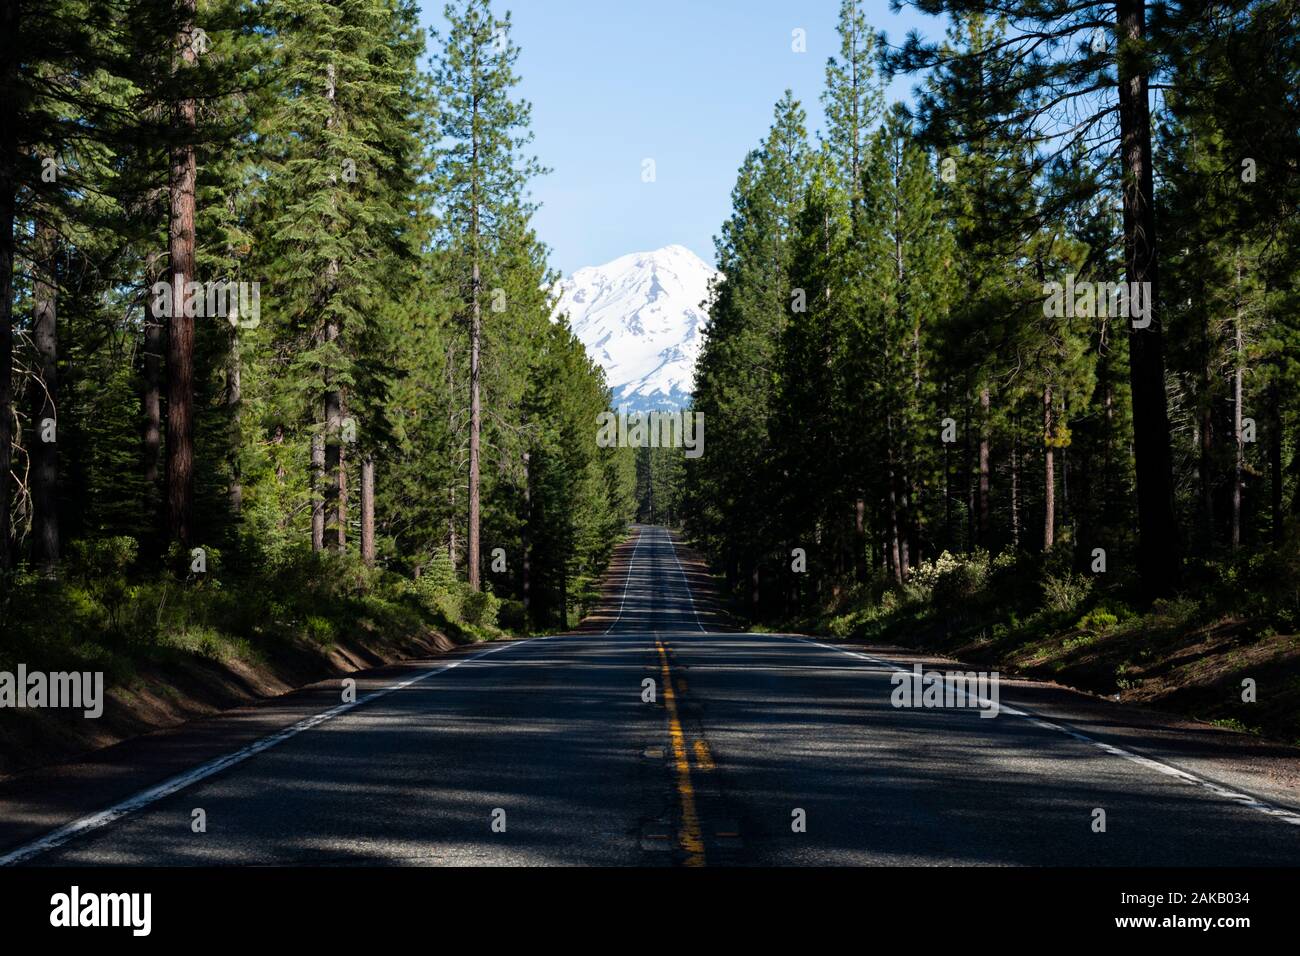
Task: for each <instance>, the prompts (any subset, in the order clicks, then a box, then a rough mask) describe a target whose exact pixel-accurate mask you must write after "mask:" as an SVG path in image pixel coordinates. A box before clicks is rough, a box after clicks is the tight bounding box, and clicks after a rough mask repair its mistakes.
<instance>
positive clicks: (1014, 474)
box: [1011, 416, 1020, 548]
mask: <svg viewBox="0 0 1300 956" xmlns="http://www.w3.org/2000/svg"><path fill="white" fill-rule="evenodd" d="M1019 424H1020V423H1019V421H1018V416H1017V421H1015V422H1014V424H1013V426H1012V431H1011V547H1012V548H1019V547H1020V429H1019V427H1017V426H1018V425H1019Z"/></svg>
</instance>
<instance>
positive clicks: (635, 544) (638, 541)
mask: <svg viewBox="0 0 1300 956" xmlns="http://www.w3.org/2000/svg"><path fill="white" fill-rule="evenodd" d="M639 547H641V532H640V531H638V532H637V533H636V540H635V541H633V542H632V556H631V557H630V558H628V559H627V577H625V578H624V579H623V594H622V596H621V597H620V598H619V599H618V617H616V618H614V620H613V621H612V622H611V623H610V625H609V627H607V628H605V631H604V633H605V634H608V633H609V632H610V631H612V630H614V625H615V624H617V623H618V622H619V621H621V620H623V605H624V604H626V603H627V589H628V585H630V584H631V583H632V564H633V562H635V561H636V549H637V548H639Z"/></svg>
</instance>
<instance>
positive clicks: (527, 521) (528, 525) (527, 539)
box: [519, 452, 533, 630]
mask: <svg viewBox="0 0 1300 956" xmlns="http://www.w3.org/2000/svg"><path fill="white" fill-rule="evenodd" d="M532 522H533V471H532V459H531V456H530V455H529V453H528V452H524V523H523V528H522V531H521V540H520V542H519V548H520V551H521V558H522V561H521V563H522V566H523V567H522V573H523V582H522V589H523V598H524V629H525V630H527V629H528V624H529V617H528V614H529V610H530V606H531V605H530V601H529V598H530V597H531V595H530V594H529V590H530V588H531V586H532V574H533V571H532V555H531V554H530V553H529V552H530V548H531V543H532V542H531V535H530V534H529V532H530V531H531V529H532Z"/></svg>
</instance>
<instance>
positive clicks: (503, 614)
mask: <svg viewBox="0 0 1300 956" xmlns="http://www.w3.org/2000/svg"><path fill="white" fill-rule="evenodd" d="M497 621H498V622H499V623H500V624H501V627H503V628H504V629H505V630H507V631H513V632H515V633H522V632H523V631H526V630H527V629H528V619H527V616H526V615H525V614H524V602H523V601H503V602H502V604H501V610H500V611H499V612H498V614H497Z"/></svg>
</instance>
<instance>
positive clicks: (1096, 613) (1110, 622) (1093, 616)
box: [1077, 607, 1119, 633]
mask: <svg viewBox="0 0 1300 956" xmlns="http://www.w3.org/2000/svg"><path fill="white" fill-rule="evenodd" d="M1118 623H1119V617H1118V616H1117V615H1115V614H1113V613H1111V612H1110V611H1108V610H1106V609H1105V608H1101V607H1099V608H1094V609H1093V610H1091V611H1089V612H1088V613H1087V614H1085V615H1084V616H1083V617H1081V618H1079V623H1078V625H1077V627H1078V628H1079V630H1081V631H1095V632H1098V633H1100V632H1103V631H1109V630H1110V629H1111V628H1112V627H1114V626H1115V625H1116V624H1118Z"/></svg>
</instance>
